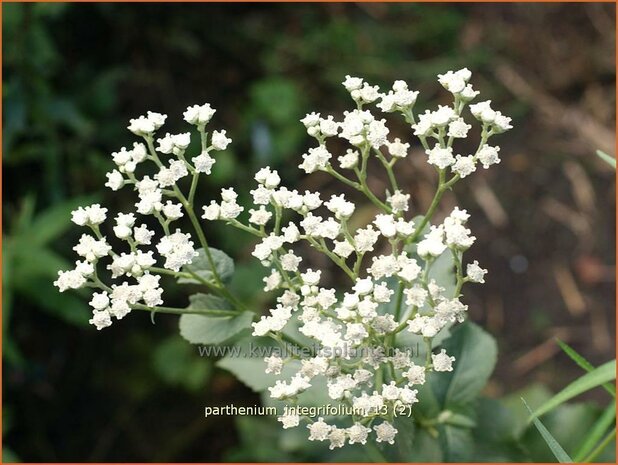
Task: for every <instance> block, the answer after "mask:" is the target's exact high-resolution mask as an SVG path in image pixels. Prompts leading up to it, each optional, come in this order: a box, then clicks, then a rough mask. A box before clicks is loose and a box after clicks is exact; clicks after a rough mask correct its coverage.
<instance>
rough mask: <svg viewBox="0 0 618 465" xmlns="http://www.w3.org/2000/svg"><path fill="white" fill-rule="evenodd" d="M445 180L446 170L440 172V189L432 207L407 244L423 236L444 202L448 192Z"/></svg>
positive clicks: (430, 206) (434, 197)
mask: <svg viewBox="0 0 618 465" xmlns="http://www.w3.org/2000/svg"><path fill="white" fill-rule="evenodd" d="M444 178H445V174H444V170H440V171H439V174H438V189H437V190H436V193H435V195H434V196H433V199H432V201H431V205H429V208H428V209H427V212H426V213H425V216H424V217H423V221H421V224H419V225H418V227H417V228H416V230H415V231H414V234H413V235H412V237H411V238H410V239H408V240H407V241H406V242H408V243H410V242H412V243H413V242H416V241H417V240H418V238H419V236H420V235H421V233H422V232H423V229H425V226H427V224H428V223H429V221H430V220H431V217H432V216H433V215H434V213H435V212H436V209H437V208H438V205H440V200H442V196H443V195H444V192H445V191H446V187H445V182H444Z"/></svg>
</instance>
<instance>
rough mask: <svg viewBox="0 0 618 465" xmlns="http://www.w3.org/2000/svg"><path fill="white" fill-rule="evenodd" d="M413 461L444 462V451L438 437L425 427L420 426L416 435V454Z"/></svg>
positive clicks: (411, 459) (411, 458)
mask: <svg viewBox="0 0 618 465" xmlns="http://www.w3.org/2000/svg"><path fill="white" fill-rule="evenodd" d="M409 460H410V461H411V462H425V463H427V462H432V463H437V462H443V461H444V452H443V450H442V448H441V447H440V441H439V440H438V438H436V437H434V436H432V435H431V434H429V432H428V431H427V430H426V429H424V428H419V429H418V430H417V432H416V435H415V436H414V456H413V457H410V458H409Z"/></svg>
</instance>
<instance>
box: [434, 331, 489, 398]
mask: <svg viewBox="0 0 618 465" xmlns="http://www.w3.org/2000/svg"><path fill="white" fill-rule="evenodd" d="M441 347H442V348H444V349H446V352H447V354H449V355H451V356H454V357H455V363H454V364H453V371H452V372H443V373H433V374H432V376H431V377H430V382H431V386H432V389H433V391H434V392H435V394H436V398H437V399H438V401H439V402H440V403H441V405H442V406H443V408H444V409H451V408H452V407H457V406H458V405H462V404H465V403H467V402H470V401H471V400H473V399H474V398H475V397H476V396H478V395H479V393H480V392H481V390H482V389H483V387H484V386H485V384H486V383H487V380H488V379H489V376H490V375H491V373H492V371H493V369H494V366H495V364H496V359H497V354H498V348H497V346H496V341H495V340H494V338H493V337H492V336H491V335H489V334H488V333H487V332H486V331H484V330H483V329H481V328H480V327H479V326H477V325H476V324H474V323H472V322H470V321H468V322H465V323H463V324H462V325H460V326H457V327H456V328H455V329H454V330H452V335H451V337H450V338H448V339H446V340H445V341H444V343H443V344H442V346H441Z"/></svg>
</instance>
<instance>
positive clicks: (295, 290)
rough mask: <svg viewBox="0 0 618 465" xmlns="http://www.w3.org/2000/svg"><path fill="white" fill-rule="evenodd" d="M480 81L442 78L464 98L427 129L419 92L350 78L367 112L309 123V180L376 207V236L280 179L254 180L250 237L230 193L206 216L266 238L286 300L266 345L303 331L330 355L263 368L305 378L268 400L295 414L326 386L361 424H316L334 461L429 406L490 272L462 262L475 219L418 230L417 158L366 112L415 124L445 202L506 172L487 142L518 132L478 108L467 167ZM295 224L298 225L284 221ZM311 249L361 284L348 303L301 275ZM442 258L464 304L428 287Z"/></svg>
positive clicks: (338, 198) (315, 278)
mask: <svg viewBox="0 0 618 465" xmlns="http://www.w3.org/2000/svg"><path fill="white" fill-rule="evenodd" d="M470 77H471V73H470V71H468V70H467V69H463V70H460V71H457V72H452V71H449V72H448V73H446V74H444V75H440V76H439V82H440V84H442V86H443V87H444V88H445V89H446V90H447V91H449V92H450V93H452V94H453V97H454V101H453V105H452V106H439V107H438V108H437V109H436V110H433V111H430V110H427V111H425V113H423V114H420V115H418V116H415V114H414V111H413V108H414V105H415V103H416V100H417V96H418V92H415V91H411V90H409V89H408V85H407V84H406V83H405V82H403V81H396V82H395V83H394V84H393V86H392V89H391V90H389V91H388V92H387V93H382V92H380V89H379V88H378V87H377V86H371V85H369V84H368V83H367V82H365V81H364V80H363V79H361V78H357V77H350V76H347V77H346V79H345V81H344V82H343V85H344V86H345V88H346V89H347V90H348V91H349V92H350V95H351V97H352V99H353V100H354V101H355V102H356V105H357V108H356V109H355V110H352V111H349V112H344V115H343V118H341V119H337V118H335V117H333V116H327V117H322V116H321V115H320V114H317V113H311V114H308V115H307V116H306V117H305V118H303V119H302V120H301V122H302V123H303V124H304V125H305V127H306V129H307V133H308V134H309V135H310V136H312V137H313V138H315V139H316V140H317V142H318V145H317V146H316V147H314V148H311V149H309V150H308V152H307V153H305V154H304V155H303V156H302V158H303V161H302V163H301V164H300V165H299V168H300V169H302V170H303V171H305V172H306V173H313V172H315V171H324V172H327V173H330V174H331V175H333V176H334V177H335V178H336V179H338V180H340V181H342V182H343V183H345V184H346V185H348V186H350V187H352V188H354V189H356V190H358V191H360V192H362V193H364V194H365V195H366V196H367V197H368V198H369V200H371V201H372V202H373V203H374V204H375V205H376V206H377V207H378V213H377V214H376V215H375V217H374V218H373V219H372V221H371V222H370V223H368V224H365V225H364V226H361V227H358V228H357V229H355V230H354V229H353V228H352V226H351V225H352V224H353V223H352V222H351V221H350V218H351V217H352V215H353V214H354V212H355V209H356V206H355V204H354V203H352V202H351V201H349V200H348V199H347V198H346V197H345V196H344V195H343V194H340V195H333V196H331V197H330V198H329V199H323V198H322V197H321V195H320V193H319V192H309V191H305V192H299V191H298V190H295V189H289V188H287V187H285V186H282V185H281V178H280V176H279V175H278V174H277V172H276V171H275V170H272V169H270V168H269V167H266V168H263V169H261V170H260V171H259V172H258V173H257V174H256V176H255V180H256V181H257V187H256V188H255V189H254V190H252V191H251V195H252V197H253V202H254V203H255V205H256V208H255V209H251V210H249V213H250V216H249V219H248V223H247V224H243V223H241V222H240V221H239V220H238V218H239V215H240V214H241V212H242V211H243V207H241V206H240V205H238V204H237V203H236V200H237V195H236V193H235V192H234V191H232V190H226V189H224V190H223V191H222V195H221V197H222V201H221V203H216V202H212V203H211V204H210V205H208V206H206V207H204V215H203V218H205V219H207V220H224V221H227V222H228V223H229V224H231V225H233V226H236V227H238V228H241V229H243V230H245V231H248V232H251V233H253V234H254V235H256V236H257V237H259V238H260V241H259V242H258V243H257V245H256V246H255V249H254V250H253V255H254V256H255V257H256V258H257V259H258V260H260V261H261V262H262V263H263V264H264V265H265V266H267V267H269V268H270V274H269V275H268V276H267V277H266V278H265V284H266V286H265V290H266V291H273V290H280V291H281V294H280V295H279V297H277V304H276V306H275V307H274V308H273V309H271V310H270V311H269V313H268V314H267V315H264V316H262V317H261V318H260V320H259V321H256V322H254V323H253V334H254V336H272V337H273V338H275V339H276V340H279V341H281V340H288V341H289V336H290V334H289V332H287V331H286V330H287V329H288V328H290V327H297V328H298V331H299V332H300V333H301V334H302V335H303V336H305V338H306V340H309V341H312V343H313V345H314V346H315V347H317V348H318V349H317V351H316V352H315V353H314V355H313V356H312V357H311V358H308V359H302V358H300V359H299V357H294V356H292V357H290V358H287V359H282V358H279V357H277V356H271V357H267V358H266V359H265V362H266V364H267V368H266V371H267V372H268V373H273V374H280V373H281V372H282V369H283V367H284V366H286V365H287V364H288V363H291V362H295V363H296V364H297V365H298V366H299V368H298V370H297V371H296V373H295V374H294V375H293V376H292V377H291V378H289V379H279V380H277V381H276V382H275V384H274V385H273V386H272V387H270V388H269V392H270V395H271V397H273V398H275V399H281V400H283V399H284V400H288V401H292V402H295V401H296V399H297V396H298V395H299V394H301V393H303V392H305V391H306V390H307V389H310V388H312V386H313V385H314V381H315V380H316V379H318V378H322V379H325V380H326V385H327V389H328V395H329V397H330V398H331V399H332V400H333V401H336V402H341V403H343V404H346V405H348V406H350V407H353V408H354V409H355V412H358V413H357V414H356V415H355V416H354V417H353V418H352V419H351V424H350V426H349V427H347V428H341V427H340V426H336V425H335V424H329V423H328V422H327V419H324V418H319V419H318V420H317V421H315V420H312V419H310V418H305V420H306V421H307V422H308V426H307V428H308V429H309V439H310V440H312V441H329V442H330V447H331V449H333V448H337V447H342V446H343V445H344V444H346V443H349V444H354V443H362V444H364V443H365V442H366V441H367V440H368V437H369V435H370V433H372V432H374V433H375V440H376V441H377V442H387V443H390V444H392V443H393V442H394V440H395V436H396V434H397V429H396V428H395V427H394V426H393V424H392V420H393V412H394V411H395V410H396V409H400V408H401V407H402V406H403V407H405V408H412V406H413V404H415V403H416V402H418V401H419V399H417V392H418V391H417V389H416V387H418V386H419V385H422V384H424V383H425V381H426V377H427V376H428V375H430V373H431V372H444V371H452V370H453V363H454V362H455V358H454V357H452V356H450V355H449V354H447V353H446V351H445V350H444V349H442V350H441V351H440V352H439V353H433V351H432V349H433V346H432V342H431V341H432V339H433V338H434V337H435V336H436V335H437V334H438V333H439V332H440V331H441V330H442V329H444V328H445V327H447V326H449V325H452V324H454V323H457V322H462V321H464V319H465V317H466V312H467V308H468V307H467V306H466V305H464V304H463V303H462V302H461V301H460V297H461V295H460V293H461V289H462V286H463V284H464V283H466V282H476V283H482V282H484V276H485V273H486V271H485V270H483V269H482V268H480V267H479V265H478V262H476V261H475V262H474V263H471V264H468V265H467V270H466V271H467V273H466V274H463V266H462V255H463V253H464V252H465V251H466V250H467V249H468V248H469V247H470V246H471V245H472V244H473V243H474V240H475V237H474V236H472V235H471V232H470V230H469V229H468V228H467V227H466V222H467V220H468V218H469V215H468V214H467V212H466V211H465V210H460V209H459V208H455V209H454V210H453V211H452V212H451V213H450V215H449V216H448V217H446V218H445V219H444V221H443V222H442V223H441V224H438V225H431V226H430V225H429V220H430V219H431V216H432V215H433V213H434V210H430V211H428V212H427V213H426V214H425V215H424V217H423V219H421V220H417V221H416V222H414V221H412V220H411V219H409V217H408V212H409V211H410V210H411V208H410V194H407V193H405V192H404V191H402V189H401V188H400V187H399V186H398V185H397V182H396V179H395V176H394V171H393V166H394V165H395V163H396V162H398V161H399V160H401V159H403V158H406V157H407V156H408V152H409V148H410V143H404V142H402V141H401V140H400V139H398V138H396V139H394V140H389V133H390V131H389V129H388V127H387V125H386V120H385V119H378V118H377V117H375V116H374V115H373V113H372V112H371V111H370V110H368V109H366V108H365V106H366V105H367V104H370V103H376V105H377V107H378V108H379V109H380V110H382V111H383V112H386V113H392V112H397V113H400V114H402V115H403V117H404V118H405V119H406V121H408V122H409V123H410V125H411V127H412V129H413V131H414V134H415V135H416V136H418V137H419V139H420V142H421V144H422V146H423V147H424V148H425V151H426V153H427V156H428V160H427V161H428V163H429V164H431V165H433V166H434V167H435V168H436V170H437V172H438V174H439V178H440V185H439V187H438V191H437V193H436V199H435V200H436V203H437V202H439V200H440V198H441V196H442V194H443V193H444V191H445V190H446V189H447V188H448V187H450V186H452V185H453V184H454V183H455V182H457V181H458V180H459V179H461V178H464V177H466V176H468V175H470V174H471V173H472V172H474V171H475V169H476V165H477V162H480V163H481V164H482V165H483V167H484V168H488V167H489V166H490V165H492V164H495V163H498V162H499V161H500V160H499V158H498V150H499V149H498V147H492V146H489V145H487V141H488V139H489V138H490V137H491V136H492V135H494V134H498V133H501V132H504V131H505V130H507V129H509V128H510V119H509V118H507V117H505V116H503V115H502V114H501V113H500V112H498V111H494V110H492V109H491V108H490V102H482V103H479V104H475V105H471V106H470V107H469V108H470V110H471V112H472V115H473V116H474V118H476V119H477V120H479V121H480V123H481V141H480V144H479V147H478V150H477V151H476V152H475V153H474V154H469V155H465V156H462V155H459V154H457V155H456V154H455V153H456V152H455V150H454V147H453V143H454V141H455V140H456V139H462V138H465V137H467V134H468V131H469V130H470V129H471V127H472V126H471V125H470V124H468V123H467V122H466V121H465V119H464V115H463V111H464V109H465V108H466V105H467V104H468V103H469V102H470V101H471V100H472V99H474V98H475V97H476V96H477V94H478V92H477V91H475V90H473V89H472V86H471V85H470V84H469V83H468V82H469V80H470ZM334 137H338V138H340V139H343V140H344V141H346V142H347V143H348V144H349V145H350V146H351V147H350V148H349V149H347V151H346V152H345V154H343V155H341V156H339V157H335V156H333V155H332V154H331V152H330V149H329V148H328V147H327V142H328V139H329V138H334ZM333 145H334V144H333ZM370 157H375V158H377V159H378V160H379V161H380V162H381V163H382V165H383V166H384V168H385V169H386V171H387V173H388V174H389V179H390V181H391V186H390V189H389V191H388V192H387V193H386V194H385V195H384V198H383V199H381V198H380V196H379V195H376V194H374V193H373V192H371V191H370V190H369V188H368V186H367V184H366V176H367V164H368V159H369V158H370ZM334 160H337V162H338V165H337V166H336V165H335V164H334ZM339 169H341V170H349V171H351V172H352V174H353V175H354V176H355V177H347V176H346V175H345V174H343V173H345V171H343V172H342V171H339ZM410 216H411V215H410ZM284 217H285V218H292V219H293V220H292V221H288V220H287V219H286V221H284V220H283V219H284ZM286 222H287V223H286ZM354 224H356V223H354ZM301 242H307V243H308V244H309V245H310V246H312V247H313V248H315V249H316V250H318V251H320V252H322V253H323V254H325V255H326V256H327V257H328V258H330V259H331V261H332V262H333V263H334V264H335V265H336V266H338V267H339V268H340V269H341V270H342V271H343V272H345V274H346V275H347V276H348V277H349V278H350V288H349V290H348V291H347V292H344V293H343V294H342V295H339V294H338V293H337V292H336V291H335V289H331V288H328V287H323V286H322V284H321V277H322V276H321V271H320V270H313V269H311V268H308V267H303V266H302V264H303V258H302V257H301V256H300V255H298V252H297V251H295V250H294V248H295V247H296V246H297V245H298V244H300V243H301ZM381 244H384V245H385V246H386V250H387V252H383V251H384V249H385V247H384V246H382V245H381ZM444 253H448V254H452V256H453V257H454V259H455V263H456V269H457V285H456V289H455V292H454V294H450V293H447V292H446V289H445V288H444V287H441V286H440V284H439V283H436V282H435V281H434V280H433V279H430V278H429V272H430V270H431V267H432V265H433V263H434V262H435V261H436V259H437V258H438V257H440V256H441V255H442V254H444ZM393 304H394V305H393ZM389 308H390V309H391V310H389V311H387V310H386V309H389ZM393 308H394V310H392V309H393ZM402 331H409V332H411V333H413V334H416V335H419V336H420V338H421V340H424V341H426V343H427V348H426V359H425V360H422V361H420V360H414V359H413V357H412V354H410V353H409V352H408V351H405V350H402V349H401V348H398V347H397V346H396V341H397V335H398V334H399V333H400V332H402ZM285 336H288V337H287V338H286V337H285ZM296 343H297V344H301V345H302V342H298V341H297V342H296ZM298 362H300V364H299V363H298ZM421 400H422V399H421ZM279 420H280V421H281V423H282V424H283V427H284V428H291V427H296V426H299V425H300V424H301V418H300V417H299V416H298V415H294V414H286V415H283V416H281V417H279Z"/></svg>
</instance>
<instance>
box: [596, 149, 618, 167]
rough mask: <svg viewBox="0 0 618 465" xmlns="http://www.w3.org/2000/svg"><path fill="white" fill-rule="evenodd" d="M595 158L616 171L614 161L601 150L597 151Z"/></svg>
mask: <svg viewBox="0 0 618 465" xmlns="http://www.w3.org/2000/svg"><path fill="white" fill-rule="evenodd" d="M597 156H598V157H599V158H600V159H601V160H603V161H604V162H605V163H607V164H608V165H609V166H611V167H612V168H614V169H616V159H615V158H614V157H612V156H611V155H608V154H606V153H605V152H603V151H602V150H597Z"/></svg>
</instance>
